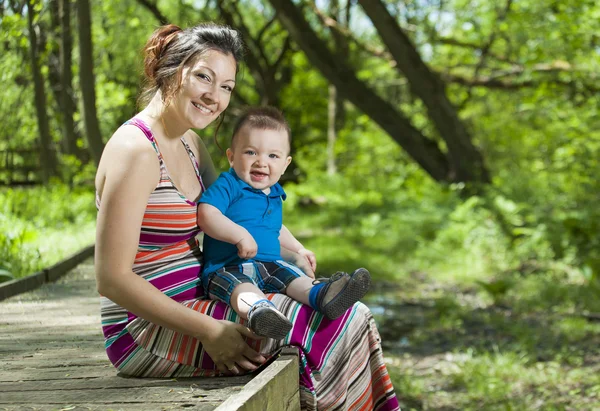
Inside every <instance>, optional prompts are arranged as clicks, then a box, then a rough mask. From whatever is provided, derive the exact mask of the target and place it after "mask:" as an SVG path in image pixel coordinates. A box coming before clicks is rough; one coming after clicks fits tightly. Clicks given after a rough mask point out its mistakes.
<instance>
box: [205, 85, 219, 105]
mask: <svg viewBox="0 0 600 411" xmlns="http://www.w3.org/2000/svg"><path fill="white" fill-rule="evenodd" d="M204 98H205V99H207V100H208V101H209V102H211V103H214V104H219V102H220V98H219V93H218V90H217V89H216V87H215V86H212V87H210V89H208V90H207V91H206V93H204Z"/></svg>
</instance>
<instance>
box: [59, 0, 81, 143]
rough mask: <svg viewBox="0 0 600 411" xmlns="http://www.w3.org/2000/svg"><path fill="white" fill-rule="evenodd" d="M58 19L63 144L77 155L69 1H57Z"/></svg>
mask: <svg viewBox="0 0 600 411" xmlns="http://www.w3.org/2000/svg"><path fill="white" fill-rule="evenodd" d="M58 8H59V17H60V34H61V36H60V74H61V78H60V79H61V84H62V88H61V102H62V103H61V106H62V110H63V115H62V117H63V142H64V148H65V151H66V152H67V153H68V154H77V152H78V150H77V134H76V133H75V121H74V120H73V115H74V114H75V110H76V107H75V95H74V93H73V72H72V68H71V67H72V65H73V59H72V57H71V53H72V50H73V38H72V35H71V0H58Z"/></svg>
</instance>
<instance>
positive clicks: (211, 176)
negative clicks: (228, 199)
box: [186, 130, 219, 188]
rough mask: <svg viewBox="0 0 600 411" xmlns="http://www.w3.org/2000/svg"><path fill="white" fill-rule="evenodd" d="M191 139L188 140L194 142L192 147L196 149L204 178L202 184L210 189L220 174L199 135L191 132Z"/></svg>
mask: <svg viewBox="0 0 600 411" xmlns="http://www.w3.org/2000/svg"><path fill="white" fill-rule="evenodd" d="M188 133H189V135H190V138H189V139H186V141H187V140H189V141H190V142H192V147H195V148H196V152H197V154H198V163H199V166H200V167H199V171H200V176H202V182H203V183H204V186H205V187H207V188H208V187H210V186H211V185H212V183H214V182H215V180H216V179H217V177H218V175H219V173H217V170H216V169H215V164H214V163H213V160H212V158H211V157H210V154H209V152H208V149H207V148H206V145H205V144H204V141H202V139H201V138H200V136H199V135H198V134H196V133H195V132H194V131H192V130H190V131H189V132H188Z"/></svg>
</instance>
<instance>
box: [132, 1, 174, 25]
mask: <svg viewBox="0 0 600 411" xmlns="http://www.w3.org/2000/svg"><path fill="white" fill-rule="evenodd" d="M137 2H138V3H139V4H141V5H142V6H144V7H145V8H146V9H147V10H148V11H149V12H150V13H152V15H153V16H154V17H155V18H156V20H158V22H159V23H160V25H161V26H164V25H165V24H169V19H167V17H166V16H165V15H164V14H162V12H161V11H160V10H159V9H158V6H157V5H156V3H153V2H151V1H150V0H137Z"/></svg>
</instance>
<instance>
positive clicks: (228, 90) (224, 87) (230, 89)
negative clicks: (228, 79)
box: [223, 86, 233, 93]
mask: <svg viewBox="0 0 600 411" xmlns="http://www.w3.org/2000/svg"><path fill="white" fill-rule="evenodd" d="M223 89H224V90H226V91H227V92H228V93H231V92H232V91H233V87H231V86H223Z"/></svg>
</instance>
